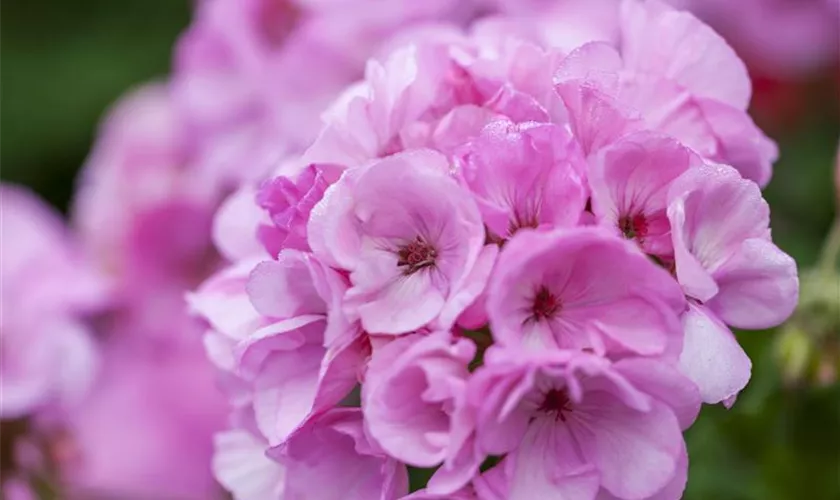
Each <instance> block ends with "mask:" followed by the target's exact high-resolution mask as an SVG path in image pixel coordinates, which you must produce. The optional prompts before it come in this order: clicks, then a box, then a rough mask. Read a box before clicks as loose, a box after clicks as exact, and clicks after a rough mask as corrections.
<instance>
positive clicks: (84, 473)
mask: <svg viewBox="0 0 840 500" xmlns="http://www.w3.org/2000/svg"><path fill="white" fill-rule="evenodd" d="M102 357H103V368H102V373H101V375H100V376H99V377H98V378H97V381H96V383H95V384H94V387H93V390H92V391H91V393H90V395H89V397H88V398H86V399H85V401H84V404H82V405H79V407H78V408H77V409H76V410H75V411H72V412H70V413H68V415H67V416H66V420H67V423H66V426H67V431H68V436H69V439H70V440H71V443H72V448H73V453H72V459H71V460H69V461H68V463H67V464H65V466H64V467H63V468H62V470H61V473H62V476H63V479H64V481H65V482H66V483H67V484H68V485H69V488H70V489H71V491H78V492H82V493H84V494H88V495H97V494H98V495H105V496H108V497H119V498H135V497H140V498H183V499H185V500H187V499H196V500H199V499H201V500H204V499H208V498H216V497H217V495H219V493H220V488H219V486H218V484H217V483H216V482H215V479H214V477H213V474H212V472H211V468H210V459H211V457H212V453H213V449H212V441H211V439H210V437H211V436H212V434H213V432H215V431H216V430H218V429H221V428H222V426H223V425H224V422H225V410H226V408H227V405H226V402H225V401H224V398H222V397H220V395H219V393H218V390H217V389H216V384H215V381H214V375H213V373H212V371H210V370H209V369H208V366H207V359H206V357H205V356H204V353H203V352H202V350H201V345H200V343H199V339H198V338H197V337H196V338H194V339H193V341H192V345H191V344H189V343H186V342H184V343H182V344H181V345H174V344H169V345H166V346H156V345H152V344H150V343H149V342H147V341H146V339H137V338H118V337H117V338H113V339H110V340H109V341H108V342H107V345H106V346H105V347H104V348H103V356H102ZM121 450H122V451H121ZM126 450H128V451H126Z"/></svg>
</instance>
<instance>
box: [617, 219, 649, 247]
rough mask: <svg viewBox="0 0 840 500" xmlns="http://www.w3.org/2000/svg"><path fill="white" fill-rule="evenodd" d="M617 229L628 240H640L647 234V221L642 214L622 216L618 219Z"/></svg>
mask: <svg viewBox="0 0 840 500" xmlns="http://www.w3.org/2000/svg"><path fill="white" fill-rule="evenodd" d="M618 228H619V229H620V230H621V233H622V234H623V235H624V237H625V238H627V239H628V240H632V239H637V238H638V239H641V238H644V237H645V236H647V234H648V221H647V218H646V217H645V214H642V213H638V214H635V215H623V216H621V218H619V219H618Z"/></svg>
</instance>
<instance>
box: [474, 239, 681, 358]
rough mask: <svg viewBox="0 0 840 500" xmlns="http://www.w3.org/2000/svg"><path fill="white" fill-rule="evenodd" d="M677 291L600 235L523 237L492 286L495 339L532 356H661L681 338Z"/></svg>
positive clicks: (630, 251)
mask: <svg viewBox="0 0 840 500" xmlns="http://www.w3.org/2000/svg"><path fill="white" fill-rule="evenodd" d="M684 308H685V301H684V299H683V297H682V293H681V292H680V290H679V287H678V286H677V284H676V283H675V282H674V281H673V280H672V279H671V277H670V276H669V275H668V273H666V272H665V271H664V270H662V269H660V268H658V267H657V266H656V265H655V264H654V263H652V262H651V261H649V260H648V259H647V258H646V257H645V256H644V255H642V254H641V253H640V252H638V251H637V250H636V249H635V248H633V247H632V246H631V245H629V244H627V243H625V242H623V241H621V240H620V239H618V238H615V237H612V236H611V235H609V233H606V232H602V231H600V230H597V229H590V228H578V229H568V230H555V231H552V232H523V233H522V234H521V235H517V237H516V238H513V239H511V241H510V242H509V243H508V244H507V246H506V247H505V249H504V250H503V251H502V253H501V256H500V258H499V262H498V264H497V269H496V271H495V273H494V276H493V279H492V281H491V282H490V285H489V291H488V299H487V312H488V315H489V318H490V326H491V328H492V330H493V335H494V339H495V340H496V341H498V342H499V343H500V344H502V345H506V346H516V345H524V346H527V347H531V348H539V349H545V348H551V347H559V348H561V349H571V348H575V349H594V350H595V351H596V352H598V353H604V352H606V351H607V350H611V349H614V348H618V349H622V350H629V351H631V352H636V353H640V354H661V353H663V352H664V351H665V349H666V347H667V346H668V344H669V342H672V341H673V339H678V338H679V336H680V323H679V316H680V314H681V313H682V312H683V309H684Z"/></svg>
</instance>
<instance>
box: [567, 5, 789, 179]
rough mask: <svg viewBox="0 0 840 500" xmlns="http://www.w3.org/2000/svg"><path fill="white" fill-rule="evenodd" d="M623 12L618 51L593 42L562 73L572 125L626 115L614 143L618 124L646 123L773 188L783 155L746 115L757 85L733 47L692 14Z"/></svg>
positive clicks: (662, 9) (653, 9) (632, 8)
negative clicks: (776, 165)
mask: <svg viewBox="0 0 840 500" xmlns="http://www.w3.org/2000/svg"><path fill="white" fill-rule="evenodd" d="M621 8H622V10H621V23H620V28H621V43H620V45H619V47H617V48H614V47H611V46H610V45H608V44H606V43H603V42H594V43H589V44H586V45H583V46H581V47H580V48H578V49H576V50H575V51H573V52H572V53H571V54H570V55H569V57H568V58H567V59H565V60H564V61H562V62H561V63H560V66H559V67H558V71H557V74H556V76H555V80H556V83H557V84H558V86H557V91H558V93H559V94H560V95H561V96H562V97H563V99H564V102H566V105H567V106H568V107H570V108H571V111H572V114H571V118H572V121H573V126H574V127H575V128H576V129H586V127H587V125H586V123H576V122H581V121H588V120H590V119H592V118H593V117H594V119H596V120H600V121H603V120H604V114H605V113H607V114H608V115H616V116H622V117H623V120H611V121H613V123H612V124H611V125H610V128H609V129H608V130H610V131H615V132H612V133H607V137H610V136H611V137H616V136H619V135H620V132H621V128H622V127H620V126H619V125H621V124H624V123H625V122H628V121H629V122H630V123H631V124H633V123H634V122H636V121H638V120H641V124H643V126H644V127H645V128H649V129H653V130H657V131H660V132H663V133H665V134H668V135H671V136H673V137H674V138H676V139H678V140H680V141H681V142H682V143H684V144H685V145H687V146H689V147H691V148H692V149H694V150H695V151H697V152H698V153H699V154H700V155H702V156H704V157H706V158H709V159H711V160H714V161H719V162H724V163H728V164H731V165H733V166H735V167H736V168H737V169H738V170H739V171H740V172H741V173H742V175H744V177H747V178H749V179H752V180H754V181H756V182H758V183H759V184H761V185H764V184H766V183H767V182H768V181H769V180H770V176H771V173H772V167H771V165H772V163H773V162H774V161H775V159H776V158H777V156H778V151H777V148H776V146H775V144H774V143H773V142H772V141H771V140H770V139H768V138H767V137H766V136H764V134H763V133H762V132H761V131H760V130H759V129H758V128H757V127H756V126H755V124H754V123H753V122H752V120H751V119H750V117H749V115H748V114H747V113H746V111H745V110H746V107H747V104H748V103H749V98H750V93H751V89H750V80H749V76H748V74H747V72H746V67H745V66H744V64H743V63H742V62H741V60H740V59H739V58H738V57H737V55H736V54H735V52H734V51H733V50H732V49H731V47H729V46H728V45H727V44H726V42H725V41H724V40H723V38H721V37H720V36H719V35H717V34H716V33H715V32H714V31H712V30H711V29H710V28H709V27H708V26H706V25H704V24H703V23H702V22H700V21H699V20H697V19H696V18H695V17H694V16H692V15H691V14H689V13H687V12H680V11H677V10H674V9H673V8H671V7H669V6H667V5H665V4H663V3H661V2H658V1H647V2H638V1H634V0H628V1H625V2H623V3H622V4H621ZM701 55H702V56H701ZM716 68H723V70H722V71H724V73H723V74H721V71H718V70H716ZM712 75H713V76H712ZM582 93H583V95H584V96H588V95H589V96H591V95H594V96H595V98H593V97H584V98H582V97H581V94H582ZM637 127H638V125H633V127H631V131H632V129H633V128H637ZM599 134H600V135H604V132H599ZM602 145H603V144H602ZM587 152H590V151H587Z"/></svg>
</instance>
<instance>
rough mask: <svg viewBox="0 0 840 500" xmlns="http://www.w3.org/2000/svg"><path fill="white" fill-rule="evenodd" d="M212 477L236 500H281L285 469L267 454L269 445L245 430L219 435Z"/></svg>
mask: <svg viewBox="0 0 840 500" xmlns="http://www.w3.org/2000/svg"><path fill="white" fill-rule="evenodd" d="M214 444H215V454H214V455H213V473H214V475H215V476H216V478H217V479H218V480H219V482H220V483H221V484H222V486H224V487H225V488H226V489H227V490H228V491H230V492H231V493H232V494H233V497H234V498H235V499H236V500H279V499H281V498H284V497H283V487H284V485H285V469H284V468H283V466H282V465H280V464H279V463H278V462H276V461H275V460H273V459H271V458H269V457H267V456H266V454H265V450H266V448H267V447H268V443H267V442H265V441H264V440H262V439H260V438H259V437H257V436H254V435H253V434H251V433H250V432H248V431H247V430H244V429H231V430H227V431H224V432H220V433H219V434H216V436H215V439H214Z"/></svg>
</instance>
